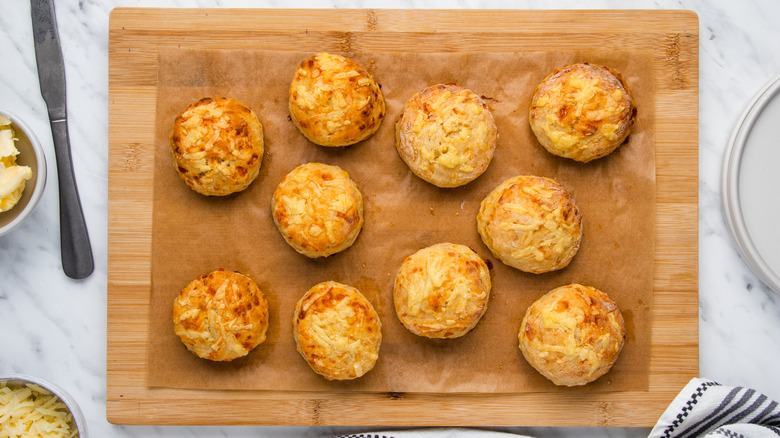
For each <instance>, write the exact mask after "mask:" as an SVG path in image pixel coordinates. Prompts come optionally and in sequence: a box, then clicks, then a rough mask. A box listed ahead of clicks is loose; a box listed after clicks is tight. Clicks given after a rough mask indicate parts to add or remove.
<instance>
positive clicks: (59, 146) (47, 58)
mask: <svg viewBox="0 0 780 438" xmlns="http://www.w3.org/2000/svg"><path fill="white" fill-rule="evenodd" d="M30 6H31V9H32V26H33V39H34V41H35V60H36V62H37V64H38V80H39V81H40V83H41V95H42V96H43V100H45V101H46V106H47V107H48V109H49V123H50V124H51V134H52V139H53V140H54V154H55V156H56V159H57V180H58V182H59V189H60V251H61V253H62V270H63V271H65V275H67V276H68V277H70V278H76V279H82V278H86V277H88V276H89V275H90V274H91V273H92V271H93V269H94V261H93V259H92V247H91V245H90V243H89V234H87V224H86V222H84V213H83V212H82V210H81V201H80V200H79V192H78V188H77V187H76V179H75V177H74V175H73V161H72V158H71V154H70V140H69V136H68V120H67V109H66V105H65V101H66V99H65V63H64V61H63V59H62V48H61V47H60V40H59V36H58V34H57V21H56V17H55V16H54V2H53V0H31V1H30Z"/></svg>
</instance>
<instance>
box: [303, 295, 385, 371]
mask: <svg viewBox="0 0 780 438" xmlns="http://www.w3.org/2000/svg"><path fill="white" fill-rule="evenodd" d="M293 337H294V338H295V344H296V346H297V348H298V352H299V353H301V356H303V358H304V359H305V360H306V362H307V363H308V364H309V366H310V367H311V369H312V370H313V371H314V372H316V373H317V374H320V375H321V376H323V377H325V378H326V379H328V380H351V379H356V378H358V377H361V376H363V375H364V374H365V373H367V372H368V371H370V370H371V369H372V368H373V367H374V365H375V364H376V361H377V359H378V358H379V347H380V345H381V343H382V323H381V322H380V321H379V315H378V314H377V313H376V310H374V307H373V306H372V305H371V302H369V301H368V300H367V299H366V297H364V296H363V294H361V293H360V291H358V290H357V289H355V288H354V287H352V286H348V285H345V284H341V283H337V282H335V281H326V282H323V283H319V284H317V285H315V286H314V287H312V288H311V289H309V291H307V292H306V294H304V296H303V297H302V298H301V299H300V300H299V301H298V303H297V304H296V306H295V312H294V314H293Z"/></svg>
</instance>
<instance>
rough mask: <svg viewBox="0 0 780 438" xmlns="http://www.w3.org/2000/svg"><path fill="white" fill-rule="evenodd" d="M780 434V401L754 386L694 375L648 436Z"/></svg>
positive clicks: (749, 437)
mask: <svg viewBox="0 0 780 438" xmlns="http://www.w3.org/2000/svg"><path fill="white" fill-rule="evenodd" d="M703 436H707V437H729V438H741V437H745V438H754V437H755V438H763V437H773V438H778V437H780V405H778V403H777V402H776V401H774V400H771V399H769V398H768V397H767V396H765V395H763V394H761V393H759V392H757V391H755V390H753V389H750V388H743V387H741V386H725V385H721V384H719V383H716V382H713V381H712V380H707V379H700V378H695V379H691V381H690V382H688V384H687V385H685V388H683V390H682V391H681V392H680V394H678V395H677V397H676V398H675V399H674V401H673V402H672V403H671V404H670V405H669V407H668V408H667V409H666V411H665V412H664V413H663V415H661V418H660V419H659V420H658V423H656V425H655V427H654V428H653V430H652V431H651V432H650V436H649V437H648V438H684V437H703Z"/></svg>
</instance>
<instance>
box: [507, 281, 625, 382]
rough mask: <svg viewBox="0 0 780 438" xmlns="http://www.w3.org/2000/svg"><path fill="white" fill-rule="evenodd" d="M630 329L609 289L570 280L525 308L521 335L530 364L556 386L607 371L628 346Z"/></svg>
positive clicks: (524, 351)
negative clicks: (599, 288) (609, 294)
mask: <svg viewBox="0 0 780 438" xmlns="http://www.w3.org/2000/svg"><path fill="white" fill-rule="evenodd" d="M625 338H626V329H625V324H624V321H623V315H622V314H621V313H620V309H618V306H617V304H615V302H614V301H612V300H611V299H610V298H609V296H607V294H605V293H604V292H602V291H600V290H598V289H596V288H593V287H589V286H583V285H580V284H570V285H568V286H562V287H559V288H556V289H553V290H552V291H550V292H548V293H547V294H545V295H544V296H542V297H541V298H539V299H538V300H536V302H534V303H533V304H532V305H531V306H530V307H529V308H528V310H527V311H526V313H525V316H524V317H523V322H522V324H521V327H520V333H519V335H518V339H519V342H520V350H521V351H522V353H523V356H524V357H525V359H526V360H527V361H528V363H529V364H531V366H533V367H534V368H535V369H536V370H537V371H539V373H541V374H542V375H543V376H544V377H546V378H548V379H550V380H551V381H552V382H553V383H555V384H556V385H562V386H580V385H585V384H587V383H590V382H592V381H594V380H596V379H598V378H599V377H601V376H603V375H604V374H606V373H607V372H608V371H609V370H610V369H611V368H612V365H613V364H614V363H615V361H616V360H617V358H618V355H619V354H620V351H621V350H622V349H623V345H624V343H625Z"/></svg>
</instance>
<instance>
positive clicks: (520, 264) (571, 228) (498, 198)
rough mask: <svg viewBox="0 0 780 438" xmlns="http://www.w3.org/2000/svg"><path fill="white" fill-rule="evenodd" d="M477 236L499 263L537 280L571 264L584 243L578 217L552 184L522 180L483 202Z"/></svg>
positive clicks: (561, 191) (547, 180) (516, 179)
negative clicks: (539, 276)
mask: <svg viewBox="0 0 780 438" xmlns="http://www.w3.org/2000/svg"><path fill="white" fill-rule="evenodd" d="M477 231H479V234H480V236H482V241H483V242H485V245H487V247H488V248H490V251H491V252H492V253H493V255H494V256H496V257H498V258H499V259H500V260H501V261H502V262H504V263H505V264H507V265H509V266H512V267H515V268H517V269H519V270H521V271H525V272H531V273H534V274H541V273H543V272H549V271H555V270H558V269H563V268H565V267H566V266H568V264H569V262H571V259H572V258H573V257H574V255H575V254H576V253H577V250H578V249H579V247H580V241H581V240H582V215H581V214H580V212H579V210H578V209H577V205H576V204H575V203H574V199H572V197H571V196H570V195H569V192H567V191H566V189H564V188H563V187H562V186H561V185H560V184H558V183H557V182H556V181H554V180H552V179H550V178H544V177H540V176H525V175H521V176H516V177H514V178H509V179H508V180H506V181H504V182H503V183H501V184H500V185H499V186H498V187H496V188H495V189H494V190H493V191H492V192H491V193H490V194H489V195H488V196H487V197H485V199H484V200H482V204H481V205H480V208H479V213H478V214H477Z"/></svg>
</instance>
